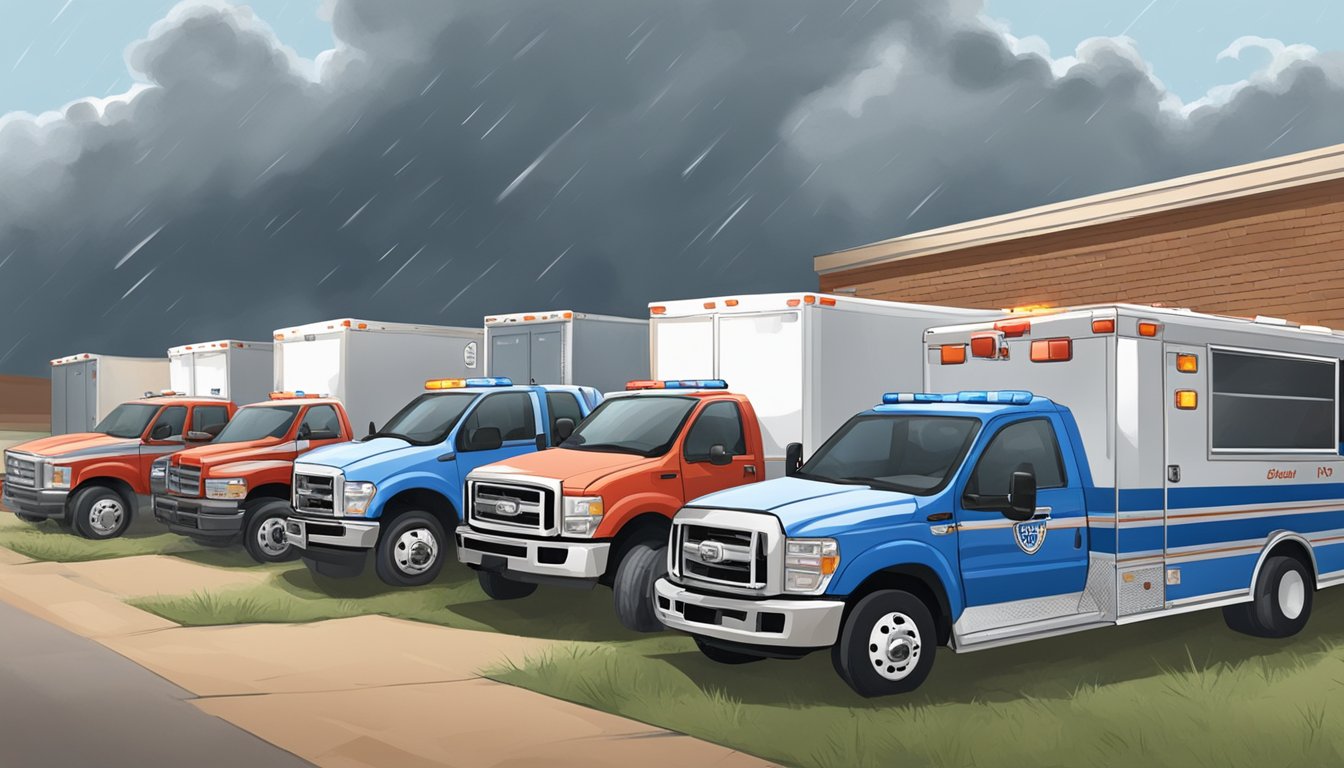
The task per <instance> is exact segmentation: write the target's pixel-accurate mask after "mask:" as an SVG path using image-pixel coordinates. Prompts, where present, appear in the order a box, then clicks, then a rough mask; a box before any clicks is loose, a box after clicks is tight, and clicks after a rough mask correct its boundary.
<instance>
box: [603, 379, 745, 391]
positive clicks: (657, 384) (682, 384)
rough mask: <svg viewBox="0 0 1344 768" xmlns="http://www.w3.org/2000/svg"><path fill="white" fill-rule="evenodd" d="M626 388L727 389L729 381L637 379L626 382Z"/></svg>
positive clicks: (631, 389)
mask: <svg viewBox="0 0 1344 768" xmlns="http://www.w3.org/2000/svg"><path fill="white" fill-rule="evenodd" d="M625 388H626V390H629V391H634V390H640V389H727V388H728V382H726V381H724V380H723V379H671V380H667V381H649V380H641V379H637V380H635V381H628V382H626V383H625Z"/></svg>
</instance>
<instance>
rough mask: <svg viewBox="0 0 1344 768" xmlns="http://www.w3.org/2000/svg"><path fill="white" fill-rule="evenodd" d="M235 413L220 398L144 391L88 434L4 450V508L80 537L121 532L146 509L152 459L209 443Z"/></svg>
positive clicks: (26, 444) (61, 436)
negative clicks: (63, 528)
mask: <svg viewBox="0 0 1344 768" xmlns="http://www.w3.org/2000/svg"><path fill="white" fill-rule="evenodd" d="M235 410H236V408H235V407H234V404H233V403H232V402H229V401H228V400H224V399H222V398H217V397H184V396H180V395H178V394H177V393H174V392H164V393H161V394H160V395H152V394H151V393H148V392H146V393H145V396H144V397H143V398H140V399H138V400H132V401H130V402H125V403H122V404H121V405H119V406H117V407H116V408H114V409H112V411H111V413H109V414H108V415H107V417H105V418H104V419H103V420H102V421H100V422H98V424H97V425H96V426H95V427H94V428H93V431H91V432H81V433H75V434H67V435H53V436H51V437H44V438H40V439H38V440H31V441H29V442H26V443H22V444H20V445H16V446H14V448H12V449H10V450H8V451H6V452H5V472H6V478H5V486H4V505H5V506H6V507H7V508H8V509H10V510H12V511H13V512H14V513H15V514H16V515H17V516H18V517H19V519H20V520H23V521H25V522H29V523H39V522H42V521H43V520H56V521H57V522H58V523H60V524H61V525H62V526H63V527H67V528H73V529H74V531H75V532H76V533H78V534H79V535H81V536H83V537H85V538H89V539H112V538H116V537H118V536H121V535H122V534H123V533H125V532H126V529H127V527H128V526H129V525H130V524H131V519H132V517H133V516H134V514H135V513H137V512H139V511H144V510H148V508H149V500H150V494H151V486H150V484H151V479H150V470H151V465H152V464H153V463H154V462H155V460H157V459H159V458H161V457H163V456H166V455H170V454H174V453H177V452H178V451H181V450H183V449H185V448H189V447H191V446H193V445H200V444H203V443H208V442H210V441H211V440H213V439H214V437H215V435H218V434H219V433H220V431H221V430H223V429H224V426H225V425H226V424H227V423H228V421H229V419H231V418H232V417H233V414H234V411H235Z"/></svg>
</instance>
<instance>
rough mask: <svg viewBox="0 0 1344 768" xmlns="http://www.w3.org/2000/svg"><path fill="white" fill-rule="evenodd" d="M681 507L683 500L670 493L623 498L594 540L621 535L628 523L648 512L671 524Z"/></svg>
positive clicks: (643, 494) (603, 522) (607, 516)
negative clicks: (660, 516)
mask: <svg viewBox="0 0 1344 768" xmlns="http://www.w3.org/2000/svg"><path fill="white" fill-rule="evenodd" d="M598 493H599V494H600V491H599V492H598ZM681 507H682V501H681V498H680V497H679V496H673V495H672V494H668V493H657V492H653V491H649V492H645V493H636V494H633V495H630V496H622V497H621V498H620V500H619V501H617V502H616V503H615V504H614V505H613V506H612V508H611V511H610V512H607V513H606V515H605V516H604V517H603V518H602V524H601V525H600V526H598V529H597V530H596V531H595V532H594V533H593V538H595V539H609V538H611V537H613V536H615V535H616V534H617V533H619V532H620V530H621V529H622V528H624V527H625V524H626V523H628V522H630V521H631V520H633V519H635V518H636V517H638V516H640V515H642V514H644V513H646V512H654V513H657V514H659V515H662V516H664V517H666V518H667V520H668V522H669V523H671V522H672V516H673V515H675V514H676V513H677V510H679V509H681Z"/></svg>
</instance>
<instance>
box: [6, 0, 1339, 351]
mask: <svg viewBox="0 0 1344 768" xmlns="http://www.w3.org/2000/svg"><path fill="white" fill-rule="evenodd" d="M978 10H979V6H978V4H977V3H974V2H966V1H958V2H949V0H926V1H925V2H914V3H912V2H895V1H894V0H886V1H885V2H883V1H882V0H878V1H877V2H874V1H873V0H855V2H854V3H850V4H848V5H847V4H846V3H844V2H841V3H821V2H813V1H811V0H770V1H769V2H767V1H766V0H750V1H745V2H731V3H730V2H710V1H709V0H696V1H688V0H680V1H679V2H675V3H671V2H666V1H665V0H585V1H584V2H574V3H554V2H541V1H540V0H508V1H507V2H503V1H497V2H490V3H480V2H475V3H469V2H455V3H448V2H440V1H438V0H418V1H415V0H402V1H400V2H388V1H387V0H335V1H334V2H333V3H332V5H331V8H330V13H331V19H332V25H333V30H334V33H335V37H336V39H337V40H338V41H339V44H338V46H337V47H336V49H335V50H334V51H331V52H329V53H327V54H324V55H323V56H321V57H319V59H318V60H317V61H316V62H306V61H303V60H301V59H299V58H297V57H296V56H294V55H293V53H292V52H289V51H288V50H287V49H285V48H284V47H283V45H282V44H281V41H278V40H276V39H275V38H274V36H273V35H272V34H271V32H270V31H269V30H268V29H267V28H266V27H265V26H264V24H262V23H260V22H259V21H257V20H255V19H253V18H251V16H250V14H249V12H248V11H246V10H245V9H239V8H234V7H230V6H223V5H212V4H188V5H183V6H179V7H178V8H177V9H175V10H174V11H173V12H172V13H171V14H170V15H169V17H168V18H167V19H165V20H163V21H162V22H160V23H159V24H157V25H155V27H154V28H153V29H152V30H151V31H150V33H149V35H148V37H147V38H146V40H144V41H141V42H139V43H137V44H135V45H133V46H132V47H131V48H130V49H129V51H128V56H127V60H128V64H129V65H130V67H131V68H132V69H133V70H135V71H136V72H137V73H138V75H139V76H140V78H141V79H142V80H144V81H145V82H147V83H149V86H148V87H147V88H144V89H143V90H141V91H139V92H137V93H135V94H134V95H132V96H131V97H130V98H128V99H122V100H113V101H111V102H110V103H95V102H91V101H90V102H81V103H77V104H75V105H72V106H71V107H69V108H68V109H67V110H66V111H65V112H64V113H63V114H59V115H46V116H43V117H41V118H38V119H33V118H29V117H10V118H7V119H4V120H0V318H4V322H5V325H6V328H7V335H6V336H4V337H0V356H4V355H6V354H8V358H7V359H3V360H0V368H3V369H6V370H11V371H15V372H26V373H41V372H42V370H43V367H44V364H45V360H46V359H47V358H49V357H55V356H58V355H63V354H68V353H72V352H75V351H83V350H85V349H88V350H91V351H104V352H111V353H127V354H153V355H158V354H162V351H163V350H164V349H165V348H166V347H168V346H169V345H171V344H177V343H182V342H188V341H194V340H201V339H205V338H213V337H219V336H235V337H249V338H265V337H266V335H267V334H268V333H269V332H270V331H271V330H272V329H273V328H276V327H281V326H285V325H290V324H296V323H301V322H307V321H312V320H318V319H325V318H329V317H337V316H346V315H353V316H361V317H371V318H376V319H393V320H406V321H422V322H434V323H445V324H461V325H478V324H479V323H480V318H481V316H482V315H484V314H486V313H490V312H507V311H518V310H525V309H548V308H558V307H571V308H575V309H579V310H584V311H593V312H609V313H616V314H633V315H643V314H644V304H645V303H646V302H647V301H649V300H652V299H666V298H675V297H686V296H696V295H709V294H717V293H726V292H748V291H751V292H756V291H766V290H785V289H798V288H802V287H807V286H811V285H814V284H815V277H814V276H813V274H812V271H811V260H810V258H809V257H810V256H812V255H814V254H816V253H819V252H823V251H827V250H832V249H835V248H840V247H845V246H849V245H854V244H858V243H861V242H864V241H868V240H873V239H878V238H882V237H889V236H893V235H897V234H900V233H902V232H906V231H910V230H913V229H920V228H925V227H929V226H936V225H939V224H944V223H948V222H951V221H954V220H959V219H965V218H969V217H972V216H979V215H985V214H990V213H997V212H1002V211H1005V210H1010V209H1014V208H1019V207H1023V206H1027V205H1032V204H1035V203H1039V202H1045V201H1047V200H1050V199H1060V198H1062V197H1065V196H1076V195H1080V194H1086V193H1090V192H1095V191H1100V190H1103V189H1107V188H1114V187H1118V186H1124V185H1127V184H1133V183H1141V182H1145V181H1151V180H1155V179H1159V178H1163V177H1168V176H1172V175H1176V174H1179V173H1184V172H1188V171H1193V170H1200V169H1204V168H1209V167H1215V166H1218V165H1224V164H1228V163H1235V162H1244V161H1248V160H1252V159H1257V158H1260V157H1265V156H1269V155H1276V154H1283V153H1286V152H1291V151H1296V150H1299V149H1303V148H1307V147H1313V146H1320V145H1323V144H1328V143H1333V142H1336V141H1339V140H1341V139H1340V136H1339V135H1338V133H1339V131H1340V128H1339V126H1341V125H1344V123H1341V121H1340V117H1342V116H1344V115H1341V111H1342V109H1344V99H1342V98H1341V95H1340V91H1339V83H1340V81H1341V78H1340V77H1339V73H1338V71H1337V69H1336V64H1335V63H1334V62H1333V61H1332V60H1331V59H1330V58H1329V57H1324V56H1319V55H1315V54H1314V52H1308V54H1307V55H1290V54H1291V53H1292V52H1287V53H1285V52H1284V51H1277V52H1276V53H1275V56H1276V58H1275V62H1276V64H1275V66H1274V67H1273V68H1272V71H1271V72H1269V73H1267V74H1266V75H1265V76H1264V78H1263V82H1259V83H1254V84H1251V85H1249V86H1247V87H1245V88H1243V89H1242V90H1240V91H1239V92H1237V93H1236V94H1235V95H1232V94H1222V95H1220V97H1219V99H1218V100H1217V101H1216V102H1213V103H1210V104H1208V105H1206V106H1202V107H1198V108H1195V109H1193V110H1187V111H1188V112H1189V114H1188V115H1187V114H1183V113H1182V112H1180V111H1179V109H1178V108H1177V107H1176V106H1173V104H1172V103H1171V97H1170V96H1169V95H1168V94H1167V93H1166V92H1165V91H1164V90H1163V89H1162V87H1161V85H1160V84H1159V83H1157V82H1156V81H1155V80H1154V79H1153V78H1152V76H1151V75H1150V74H1149V73H1148V72H1147V70H1146V67H1145V65H1144V63H1143V61H1142V59H1140V58H1139V57H1138V55H1137V54H1136V53H1135V52H1133V51H1132V50H1131V49H1129V48H1128V47H1127V46H1126V45H1124V44H1122V43H1117V42H1113V41H1092V42H1091V43H1089V44H1087V45H1086V46H1084V47H1083V48H1082V49H1080V50H1079V51H1078V53H1077V54H1076V56H1075V57H1074V59H1070V60H1062V61H1055V60H1051V59H1049V58H1048V57H1046V56H1044V55H1041V54H1039V53H1035V52H1032V51H1031V48H1032V46H1031V45H1030V43H1029V42H1023V41H1018V40H1015V39H1013V38H1012V37H1011V36H1009V35H1007V34H1006V33H1005V32H1003V31H1001V30H998V29H995V28H993V27H992V26H990V25H988V24H987V23H986V22H983V21H981V20H980V19H979V17H978V16H977V13H978ZM1298 53H1300V52H1298ZM10 254H12V256H9V255H10ZM7 257H8V258H9V261H8V262H4V261H3V260H4V259H6V258H7ZM6 315H7V316H6ZM16 344H17V346H15V345H16ZM11 349H12V351H10V350H11Z"/></svg>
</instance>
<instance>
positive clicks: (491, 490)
mask: <svg viewBox="0 0 1344 768" xmlns="http://www.w3.org/2000/svg"><path fill="white" fill-rule="evenodd" d="M626 389H627V392H625V393H622V394H618V395H611V396H608V397H607V399H606V400H604V401H603V402H602V404H601V405H599V406H598V407H597V409H596V410H594V411H593V413H592V415H590V416H589V417H588V418H587V419H586V420H585V421H584V422H583V423H582V424H580V425H579V426H578V429H577V430H576V431H574V433H573V434H572V435H570V436H569V438H568V439H566V440H565V441H564V442H562V443H560V445H559V446H558V447H557V448H554V449H552V450H549V451H542V452H540V453H534V454H529V455H526V456H519V457H516V458H512V459H508V460H505V461H501V462H498V463H495V464H489V465H486V466H484V467H481V468H479V469H476V470H474V471H473V472H471V474H470V475H468V477H467V491H466V492H467V504H466V506H465V512H466V514H465V515H464V520H463V524H462V525H461V526H459V527H458V529H457V556H458V559H459V560H461V561H462V562H463V563H466V564H467V565H469V566H471V567H472V568H474V569H475V570H476V572H477V574H478V576H479V579H480V583H481V588H482V589H483V590H484V591H485V593H486V594H487V595H490V596H491V597H493V598H495V599H512V598H518V597H525V596H527V595H529V594H531V593H532V592H533V591H535V590H536V588H537V584H539V583H546V582H553V583H562V584H569V585H575V584H577V585H588V586H592V585H595V584H597V583H603V584H607V585H610V586H611V587H612V590H613V593H614V601H615V607H616V614H617V616H618V617H619V618H620V620H621V622H622V623H623V624H624V625H625V626H626V627H628V628H630V629H633V630H635V631H643V632H650V631H656V630H659V629H662V628H663V626H662V624H661V623H660V622H659V621H658V618H657V617H656V616H655V615H654V612H653V604H652V594H653V583H654V581H655V580H657V579H658V578H659V577H660V576H662V575H663V574H664V573H666V571H667V537H668V531H669V530H670V528H671V519H672V516H673V515H675V514H676V512H677V510H678V509H680V508H681V507H682V505H683V504H684V503H685V501H686V499H688V498H694V497H696V496H703V495H705V494H708V493H712V492H714V491H720V490H723V489H726V488H732V487H734V486H738V485H743V484H745V483H754V482H756V481H757V480H760V479H762V478H763V477H764V475H765V466H764V458H765V457H764V454H763V451H762V442H761V429H760V424H759V423H758V421H757V419H756V412H755V411H754V410H753V409H752V407H751V402H750V401H749V400H748V399H747V398H746V397H745V396H743V395H740V394H735V393H732V392H729V391H727V389H728V385H727V383H725V382H723V381H721V380H703V381H702V380H696V381H632V382H630V383H629V384H627V385H626Z"/></svg>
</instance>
